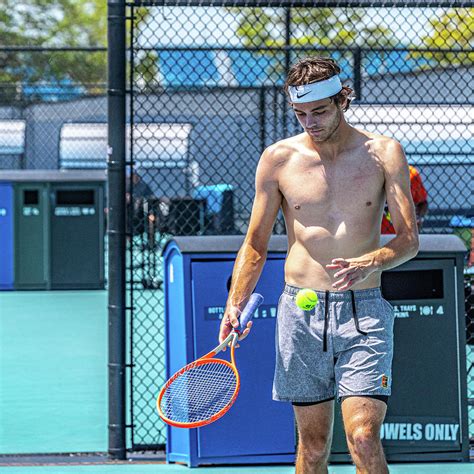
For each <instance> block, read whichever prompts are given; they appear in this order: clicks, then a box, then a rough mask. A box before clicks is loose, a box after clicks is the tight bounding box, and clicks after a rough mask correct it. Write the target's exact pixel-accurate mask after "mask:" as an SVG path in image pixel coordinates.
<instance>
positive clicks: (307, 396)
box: [273, 284, 394, 403]
mask: <svg viewBox="0 0 474 474" xmlns="http://www.w3.org/2000/svg"><path fill="white" fill-rule="evenodd" d="M300 289H301V288H296V287H294V286H290V285H288V284H287V285H285V288H284V291H283V293H282V295H281V296H280V300H279V302H278V313H277V325H276V367H275V377H274V382H273V399H274V400H280V401H288V402H298V403H301V402H302V403H310V402H319V401H322V400H329V399H331V398H334V397H335V396H337V398H338V400H340V399H341V398H342V397H346V396H354V395H360V396H362V395H368V396H380V395H382V396H388V395H390V391H391V382H392V377H391V369H392V355H393V321H394V315H393V307H392V306H391V304H390V303H389V302H388V301H386V300H385V299H384V298H383V297H382V294H381V291H380V288H371V289H367V290H354V291H351V290H349V291H338V292H330V291H316V293H317V295H318V298H319V302H318V304H317V305H316V307H315V308H314V309H312V310H311V311H303V310H302V309H300V308H298V306H296V303H295V295H296V293H297V292H298V291H299V290H300Z"/></svg>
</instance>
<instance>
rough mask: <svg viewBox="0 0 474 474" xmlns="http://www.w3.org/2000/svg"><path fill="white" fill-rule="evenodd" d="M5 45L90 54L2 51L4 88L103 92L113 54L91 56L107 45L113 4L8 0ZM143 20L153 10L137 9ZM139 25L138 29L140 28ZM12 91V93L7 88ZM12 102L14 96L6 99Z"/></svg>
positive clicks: (1, 39)
mask: <svg viewBox="0 0 474 474" xmlns="http://www.w3.org/2000/svg"><path fill="white" fill-rule="evenodd" d="M3 2H5V3H6V5H5V8H2V9H1V10H0V44H2V45H4V46H18V47H22V46H23V47H24V46H26V47H30V46H34V47H68V48H84V51H29V52H28V51H3V52H2V51H0V83H1V84H4V85H9V86H10V88H11V87H14V88H16V89H18V84H20V85H22V86H24V85H25V84H39V83H41V84H45V83H49V84H51V85H52V86H58V87H61V88H62V89H64V91H65V92H66V93H67V92H68V89H69V90H70V89H71V88H75V89H76V90H78V89H79V90H80V91H83V92H85V93H88V94H95V93H103V92H104V85H105V83H106V80H107V79H106V78H107V53H106V52H105V51H88V50H87V48H105V47H106V45H107V2H105V1H104V0H25V1H23V2H18V1H17V0H3ZM136 13H137V18H140V20H143V19H144V18H145V17H146V15H147V9H144V8H137V9H136ZM135 26H137V25H135ZM7 91H8V88H7ZM4 97H5V98H6V97H8V94H4Z"/></svg>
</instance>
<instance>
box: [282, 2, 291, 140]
mask: <svg viewBox="0 0 474 474" xmlns="http://www.w3.org/2000/svg"><path fill="white" fill-rule="evenodd" d="M290 44H291V8H290V7H288V8H285V46H286V49H285V77H287V76H288V71H289V70H290ZM282 125H283V138H287V135H288V104H287V99H286V96H285V97H284V100H283V120H282Z"/></svg>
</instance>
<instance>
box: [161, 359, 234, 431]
mask: <svg viewBox="0 0 474 474" xmlns="http://www.w3.org/2000/svg"><path fill="white" fill-rule="evenodd" d="M236 387H237V378H236V376H235V373H234V371H233V370H232V368H231V367H229V366H228V365H225V364H222V363H218V362H209V363H206V364H202V365H196V366H194V367H193V366H191V367H190V368H189V369H188V370H186V371H185V372H183V373H182V374H181V375H180V376H178V377H177V378H176V379H175V380H174V381H173V382H172V383H171V384H170V385H169V387H168V388H167V389H166V390H165V393H164V394H163V398H162V400H161V410H162V412H163V414H164V415H165V416H166V417H167V418H168V419H169V420H172V421H175V422H180V423H194V422H199V421H204V420H208V419H210V418H212V417H213V416H214V415H215V414H217V413H219V412H220V411H221V410H222V409H223V408H225V407H226V406H227V405H228V404H229V402H230V401H231V400H232V396H233V394H234V392H235V389H236Z"/></svg>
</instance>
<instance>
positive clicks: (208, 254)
mask: <svg viewBox="0 0 474 474" xmlns="http://www.w3.org/2000/svg"><path fill="white" fill-rule="evenodd" d="M223 239H225V240H224V241H223ZM242 242H243V236H242V237H237V236H235V237H234V236H232V237H225V238H223V237H211V236H199V237H176V238H175V239H174V240H172V241H170V242H168V244H167V245H166V247H165V249H164V265H165V327H166V377H167V378H169V377H170V376H171V375H172V374H174V373H175V372H176V371H177V370H179V369H180V368H181V367H182V366H184V365H186V364H187V363H189V362H192V361H193V360H195V359H196V358H198V357H200V356H202V355H204V354H205V353H207V352H208V351H209V350H211V349H212V348H213V347H214V346H216V345H217V344H218V339H217V337H218V329H219V321H220V319H221V318H222V316H223V313H224V305H225V303H226V300H227V296H228V285H229V283H230V281H229V280H230V277H231V274H232V269H233V266H234V261H235V258H236V254H237V250H238V249H239V248H240V246H241V244H242ZM229 244H231V247H229ZM224 247H226V248H227V249H229V248H232V249H234V250H233V251H229V250H225V249H224ZM285 256H286V248H284V249H282V250H281V252H276V251H273V252H269V254H268V258H267V261H266V263H265V267H264V269H263V272H262V275H261V278H260V280H259V283H258V285H257V288H256V290H255V291H257V292H258V293H261V294H262V295H263V296H264V298H265V301H264V303H263V305H262V306H261V307H260V308H259V310H258V312H257V315H256V316H255V319H254V325H253V329H252V331H251V333H250V335H249V337H248V338H247V339H246V340H245V341H244V342H243V343H242V344H241V347H240V348H239V349H237V354H236V363H237V366H238V369H239V373H240V375H241V389H240V392H239V396H238V398H237V401H236V402H235V404H234V405H233V406H232V408H231V409H230V411H229V412H228V413H227V414H226V415H225V416H224V417H222V418H221V419H219V420H218V421H216V422H215V423H212V424H211V425H208V426H204V427H202V428H194V429H183V428H174V427H168V431H167V450H166V452H167V460H168V462H185V463H187V464H188V465H189V466H198V465H201V464H268V463H288V462H293V461H294V459H295V454H294V450H295V430H294V417H293V411H292V408H291V406H290V405H289V404H287V403H279V402H275V401H273V400H272V383H273V372H274V364H275V342H274V338H275V321H276V312H277V304H278V299H279V296H280V293H281V290H282V287H283V262H284V259H285ZM227 354H228V353H227ZM227 354H224V355H223V357H224V358H225V357H226V355H227Z"/></svg>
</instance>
